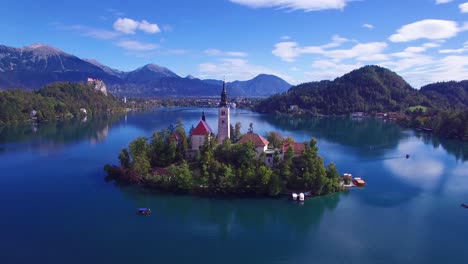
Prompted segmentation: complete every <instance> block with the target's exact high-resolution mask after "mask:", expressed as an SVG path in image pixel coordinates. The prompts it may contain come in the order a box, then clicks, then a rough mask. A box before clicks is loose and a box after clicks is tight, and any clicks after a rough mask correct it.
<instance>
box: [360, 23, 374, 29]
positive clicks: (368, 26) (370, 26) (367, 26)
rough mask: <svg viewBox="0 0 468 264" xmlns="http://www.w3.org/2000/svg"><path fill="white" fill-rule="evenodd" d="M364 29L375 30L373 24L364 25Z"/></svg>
mask: <svg viewBox="0 0 468 264" xmlns="http://www.w3.org/2000/svg"><path fill="white" fill-rule="evenodd" d="M362 27H363V28H368V29H373V28H374V25H372V24H364V25H362Z"/></svg>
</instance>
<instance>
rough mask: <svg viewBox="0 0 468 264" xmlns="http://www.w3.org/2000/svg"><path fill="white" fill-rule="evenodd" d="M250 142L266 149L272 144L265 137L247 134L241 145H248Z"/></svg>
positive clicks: (241, 140) (240, 141)
mask: <svg viewBox="0 0 468 264" xmlns="http://www.w3.org/2000/svg"><path fill="white" fill-rule="evenodd" d="M249 141H252V142H253V143H254V145H255V147H264V146H268V144H269V143H270V142H268V140H266V139H265V138H264V137H262V136H260V135H259V134H256V133H247V134H245V135H244V136H243V137H242V138H241V139H240V140H239V143H241V144H242V143H248V142H249Z"/></svg>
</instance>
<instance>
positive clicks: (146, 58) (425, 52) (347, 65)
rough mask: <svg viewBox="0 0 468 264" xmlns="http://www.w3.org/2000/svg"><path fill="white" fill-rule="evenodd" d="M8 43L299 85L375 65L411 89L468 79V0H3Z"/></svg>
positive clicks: (110, 61) (125, 63)
mask: <svg viewBox="0 0 468 264" xmlns="http://www.w3.org/2000/svg"><path fill="white" fill-rule="evenodd" d="M2 10H3V12H2V16H1V17H0V21H1V23H0V35H1V36H2V38H1V41H0V44H3V45H7V46H14V47H22V46H27V45H31V44H33V43H45V44H49V45H52V46H55V47H57V48H59V49H62V50H64V51H65V52H68V53H71V54H74V55H76V56H78V57H80V58H93V59H96V60H98V61H100V62H101V63H103V64H105V65H108V66H110V67H112V68H115V69H119V70H125V71H129V70H134V69H136V68H138V67H141V66H143V65H145V64H148V63H155V64H158V65H161V66H165V67H168V68H169V69H171V70H173V71H174V72H176V73H177V74H179V75H181V76H185V75H188V74H192V75H194V76H196V77H199V78H216V79H222V78H223V76H226V80H228V81H231V80H246V79H250V78H252V77H254V76H256V75H257V74H260V73H270V74H275V75H278V76H280V77H282V78H284V79H286V80H287V81H289V82H291V83H293V84H297V83H302V82H308V81H318V80H322V79H334V78H336V77H339V76H341V75H342V74H344V73H347V72H349V71H351V70H353V69H355V68H358V67H360V66H364V65H369V64H376V65H381V66H384V67H387V68H389V69H391V70H393V71H395V72H397V73H398V74H400V75H402V76H403V77H404V78H405V79H406V80H407V81H408V82H409V83H410V84H411V85H413V86H414V87H416V88H419V87H420V86H421V85H424V84H427V83H431V82H435V81H446V80H462V79H468V34H467V33H468V2H467V0H411V1H409V0H392V1H390V0H198V1H192V0H171V1H104V0H103V1H96V0H95V1H87V0H84V1H63V0H62V1H25V0H14V1H12V0H6V1H5V0H4V1H2Z"/></svg>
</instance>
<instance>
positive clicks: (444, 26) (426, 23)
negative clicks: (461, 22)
mask: <svg viewBox="0 0 468 264" xmlns="http://www.w3.org/2000/svg"><path fill="white" fill-rule="evenodd" d="M462 30H463V28H459V27H458V25H457V23H456V22H454V21H450V20H437V19H426V20H421V21H418V22H414V23H411V24H407V25H404V26H403V27H401V28H400V29H398V31H397V33H396V34H393V35H391V36H390V38H389V40H390V41H392V42H408V41H412V40H417V39H447V38H451V37H454V36H456V35H457V34H458V32H460V31H462Z"/></svg>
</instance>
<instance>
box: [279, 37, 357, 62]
mask: <svg viewBox="0 0 468 264" xmlns="http://www.w3.org/2000/svg"><path fill="white" fill-rule="evenodd" d="M331 40H332V41H331V42H330V43H327V44H325V45H322V46H304V47H301V46H299V44H298V43H297V42H294V41H284V42H279V43H276V44H275V49H274V50H273V51H272V53H273V55H275V56H277V57H280V58H281V59H282V60H284V61H287V62H293V61H295V60H296V58H297V57H299V56H300V55H302V54H323V53H325V49H328V48H334V47H338V46H341V45H342V44H343V43H346V42H349V41H350V40H349V39H346V38H343V37H341V36H339V35H334V36H332V38H331Z"/></svg>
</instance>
